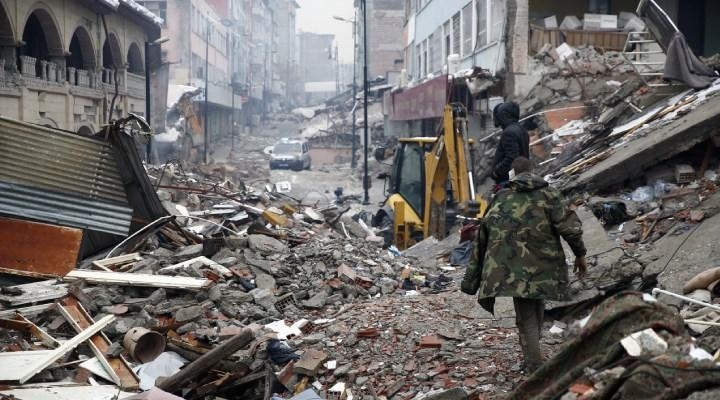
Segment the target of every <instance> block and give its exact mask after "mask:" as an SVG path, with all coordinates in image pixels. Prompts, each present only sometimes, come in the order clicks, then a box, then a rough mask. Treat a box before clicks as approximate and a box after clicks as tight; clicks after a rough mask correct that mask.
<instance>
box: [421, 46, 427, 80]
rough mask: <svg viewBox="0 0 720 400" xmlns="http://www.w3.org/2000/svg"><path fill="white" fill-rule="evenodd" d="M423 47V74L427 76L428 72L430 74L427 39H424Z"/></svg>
mask: <svg viewBox="0 0 720 400" xmlns="http://www.w3.org/2000/svg"><path fill="white" fill-rule="evenodd" d="M422 47H423V52H422V74H423V76H427V74H428V42H427V39H426V40H424V41H423V43H422Z"/></svg>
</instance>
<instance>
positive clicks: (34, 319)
mask: <svg viewBox="0 0 720 400" xmlns="http://www.w3.org/2000/svg"><path fill="white" fill-rule="evenodd" d="M148 174H149V176H150V181H151V182H153V185H154V186H155V187H156V188H157V191H158V197H159V198H160V200H161V201H162V203H163V205H164V206H165V207H166V208H167V209H168V211H169V212H171V213H172V214H173V215H171V216H167V217H163V218H160V219H159V220H157V221H154V222H153V223H151V224H149V225H147V226H146V227H145V228H143V229H140V230H138V231H137V232H136V233H135V234H133V235H131V236H130V237H128V238H127V239H126V240H125V241H123V242H121V243H120V244H119V245H118V246H116V247H115V248H113V249H111V250H110V251H109V252H105V253H103V254H101V255H99V256H95V257H91V258H88V259H86V260H83V261H82V262H81V263H80V264H81V266H80V268H78V269H75V270H72V271H70V272H69V273H67V274H66V275H65V276H60V277H58V278H59V279H58V280H57V281H55V280H46V281H39V282H32V283H27V284H20V285H11V286H6V287H3V288H2V294H0V302H1V303H2V305H3V306H2V310H0V313H2V315H3V317H2V318H6V319H0V325H2V326H3V327H4V328H7V329H8V330H4V331H3V335H2V337H0V346H1V347H2V350H3V352H0V355H4V356H6V357H9V359H13V360H15V359H22V360H25V361H23V362H25V364H23V365H26V366H27V371H30V370H32V371H33V374H32V375H30V374H29V372H28V375H22V376H16V375H18V374H19V373H16V374H14V375H12V376H7V375H6V376H0V380H3V381H10V382H15V383H16V384H17V383H19V384H21V385H20V386H19V387H17V390H18V392H17V393H16V394H17V395H18V397H19V398H22V397H21V396H20V395H22V394H23V393H25V392H22V391H23V390H30V388H28V387H23V386H22V384H25V383H26V382H36V383H41V382H45V383H51V382H57V381H68V382H69V381H73V382H77V383H84V382H86V381H87V380H88V379H94V380H97V379H99V380H101V381H102V382H103V386H105V387H108V386H109V387H111V388H112V387H114V386H112V385H116V386H117V387H119V388H120V389H122V390H124V391H126V393H125V395H127V396H129V395H130V394H129V393H130V392H132V391H134V390H137V389H138V388H139V389H143V390H145V389H149V388H151V387H153V385H154V386H156V387H157V388H159V389H162V390H164V391H166V392H170V393H176V394H182V395H183V396H184V398H197V397H201V396H205V395H210V394H214V395H221V396H223V397H226V398H242V399H246V398H253V396H258V398H263V396H264V391H266V390H267V391H270V390H272V391H273V392H277V393H283V392H287V391H289V392H290V393H295V392H296V391H297V390H298V389H300V388H301V387H300V386H296V385H294V384H292V385H291V384H290V383H288V382H285V383H286V385H285V386H284V387H282V386H280V387H276V386H274V382H275V378H272V379H271V378H269V377H274V376H275V374H276V373H277V374H279V376H285V375H283V371H282V368H283V367H284V368H285V369H287V368H288V367H287V363H288V362H290V361H293V360H296V361H297V362H296V364H295V367H292V366H291V367H289V368H291V370H292V371H296V372H297V374H299V378H300V381H302V380H303V379H304V380H305V383H307V380H308V378H309V377H315V376H316V375H315V374H316V373H317V371H316V370H317V369H316V368H315V370H312V371H311V370H308V369H302V368H301V366H302V365H303V364H302V362H303V360H304V359H306V358H307V357H309V355H310V354H313V353H312V350H311V349H309V348H303V350H302V351H299V352H297V354H296V352H295V349H293V348H292V347H287V344H286V343H285V342H280V341H279V340H282V341H284V340H286V339H288V338H289V337H298V338H301V337H302V335H305V334H308V333H309V332H311V331H313V330H314V329H316V327H320V326H323V325H324V324H325V326H326V327H327V329H332V328H330V326H332V325H327V324H330V323H331V322H333V318H336V317H338V318H340V316H341V315H343V314H345V313H346V312H348V310H350V309H352V307H353V305H354V304H357V300H361V299H365V300H367V299H371V298H384V297H385V296H391V297H396V296H404V295H408V294H414V295H420V294H422V295H431V294H433V293H440V292H443V291H444V290H446V289H447V288H448V287H449V286H451V285H453V282H452V278H449V277H448V276H446V275H445V274H444V273H443V270H441V269H439V268H431V267H427V268H424V269H418V268H411V267H410V263H409V260H408V259H407V258H405V257H403V256H402V255H401V254H400V253H399V252H398V251H397V250H396V249H394V248H390V249H387V248H383V247H384V241H383V239H382V238H380V237H378V236H376V235H375V232H373V231H372V230H371V229H370V228H368V227H367V224H366V222H365V219H367V218H368V216H366V215H363V213H359V212H357V211H355V210H352V209H350V208H349V207H348V208H345V209H339V208H338V207H337V206H336V205H331V206H329V207H324V208H315V207H313V206H312V205H306V204H302V202H301V201H298V200H296V199H293V198H292V197H290V196H288V195H286V194H284V193H283V191H284V188H283V185H282V184H278V185H268V186H267V187H265V188H263V189H262V190H259V189H256V188H253V187H251V186H249V185H246V184H245V183H244V180H243V179H244V178H245V176H244V175H242V174H239V173H237V170H235V169H234V168H233V167H232V166H228V165H210V166H198V167H195V168H193V169H192V171H189V172H186V171H184V170H183V168H181V167H180V166H179V165H165V166H162V167H157V168H156V167H151V168H150V169H149V171H148ZM451 270H452V268H451ZM346 315H356V314H355V313H347V314H346ZM428 317H429V315H428ZM80 318H81V320H80ZM342 318H346V317H342ZM286 321H287V323H288V324H289V325H286ZM342 321H346V320H345V319H342ZM288 329H289V332H290V333H291V334H288V332H287V330H288ZM99 332H102V333H99ZM338 332H339V331H338ZM336 335H337V333H336V334H334V335H329V336H328V337H332V336H336ZM413 337H414V336H413ZM88 340H90V342H89V343H92V344H91V345H90V346H89V347H86V346H83V345H82V344H83V343H84V342H86V341H88ZM318 342H320V340H318V341H316V342H313V341H312V340H311V339H309V340H305V339H303V341H302V342H300V343H291V344H292V345H298V346H299V345H300V344H303V346H304V345H307V344H310V343H313V344H317V343H318ZM58 343H73V345H72V346H70V345H68V346H67V348H65V347H64V344H63V345H60V346H58ZM247 346H250V347H249V348H247ZM328 346H329V348H330V347H333V346H332V345H330V344H328ZM61 348H62V352H60V350H58V349H61ZM53 349H55V350H53ZM243 349H245V350H243ZM238 351H239V352H238ZM278 352H279V353H280V354H284V356H279V355H278ZM15 353H17V354H15ZM50 353H52V356H53V358H52V359H51V358H47V360H46V359H44V358H43V357H42V356H44V355H48V357H49V354H50ZM301 356H302V357H304V358H301ZM208 357H210V359H208ZM60 359H62V360H63V361H62V362H59V361H58V360H60ZM36 360H39V361H37V362H36ZM40 361H42V362H43V363H42V365H40V364H39V363H40ZM183 365H185V366H184V367H183V368H182V369H180V367H182V366H183ZM343 369H345V370H347V369H348V368H347V367H345V366H344V365H342V366H341V369H339V370H334V372H332V373H331V375H332V374H335V373H337V374H338V375H333V376H342V374H340V372H342V371H343ZM113 371H114V372H113ZM118 371H120V372H118ZM133 371H134V372H133ZM199 371H201V372H202V373H200V372H199ZM208 371H210V372H209V373H208ZM21 372H25V370H22V371H21ZM297 374H296V375H297ZM0 375H2V373H0ZM136 375H137V376H136ZM159 377H164V379H165V380H162V379H159ZM280 381H281V382H282V379H280ZM329 383H331V382H324V380H323V382H321V383H320V384H316V385H315V386H316V389H317V390H318V391H328V390H330V391H331V392H332V390H331V389H332V388H331V387H330V386H331V385H330V386H329V385H327V384H329ZM108 384H111V385H108ZM318 385H319V387H318ZM351 387H353V388H354V387H357V388H361V387H363V385H355V384H354V383H353V384H351V383H348V389H349V388H351ZM378 389H380V387H378ZM397 390H399V388H398V389H397Z"/></svg>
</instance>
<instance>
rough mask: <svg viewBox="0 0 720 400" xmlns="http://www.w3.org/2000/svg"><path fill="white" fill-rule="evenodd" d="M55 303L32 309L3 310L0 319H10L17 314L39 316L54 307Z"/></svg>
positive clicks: (32, 307)
mask: <svg viewBox="0 0 720 400" xmlns="http://www.w3.org/2000/svg"><path fill="white" fill-rule="evenodd" d="M52 306H53V303H47V304H40V305H37V306H30V307H23V308H14V309H12V310H2V311H0V318H8V317H12V316H13V315H15V313H19V314H22V315H25V316H29V315H38V314H40V313H42V312H45V310H47V309H48V308H50V307H52Z"/></svg>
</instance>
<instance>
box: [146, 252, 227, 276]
mask: <svg viewBox="0 0 720 400" xmlns="http://www.w3.org/2000/svg"><path fill="white" fill-rule="evenodd" d="M197 262H200V263H202V264H203V265H205V266H206V267H208V268H210V269H211V270H213V271H215V272H217V273H218V274H220V275H223V276H225V277H230V276H232V274H233V273H232V271H230V270H229V269H227V268H226V267H224V266H223V265H221V264H218V263H216V262H215V261H213V260H211V259H209V258H207V257H205V256H200V257H195V258H193V259H190V260H187V261H183V262H180V263H177V264H173V265H168V266H167V267H163V268H160V270H159V271H158V272H174V271H177V270H179V269H183V268H186V267H188V266H190V265H192V264H195V263H197Z"/></svg>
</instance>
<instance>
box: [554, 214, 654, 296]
mask: <svg viewBox="0 0 720 400" xmlns="http://www.w3.org/2000/svg"><path fill="white" fill-rule="evenodd" d="M576 213H577V215H578V217H579V218H580V221H582V226H583V242H584V243H585V247H587V248H588V249H589V250H588V251H589V252H588V255H587V256H586V258H587V259H588V264H589V265H588V272H587V275H586V276H585V278H584V279H583V280H582V281H580V280H577V279H575V278H574V275H573V274H572V266H571V265H572V262H573V260H574V258H575V257H574V255H573V253H572V250H571V249H570V247H569V246H568V245H567V243H565V241H563V249H564V250H565V256H566V258H567V260H568V269H569V274H570V277H571V281H572V282H573V283H572V284H571V285H570V299H569V300H568V301H562V302H555V301H552V302H548V304H547V309H548V310H552V309H555V308H563V307H566V306H569V305H574V304H578V303H582V302H584V301H587V300H591V299H593V298H596V297H598V296H602V295H603V294H604V293H605V292H606V291H611V290H612V291H614V290H617V289H618V287H619V286H624V285H627V286H628V287H629V286H630V285H631V283H632V281H633V279H635V278H638V279H640V278H641V277H642V276H643V266H642V265H641V264H640V263H638V262H637V261H635V260H633V259H629V258H626V257H625V253H624V252H623V250H622V249H621V248H619V247H618V246H617V245H616V244H615V243H614V242H613V241H612V240H610V238H608V235H607V232H606V231H605V228H604V227H603V226H602V224H600V221H599V220H598V219H597V217H595V215H594V214H593V213H592V211H591V210H590V209H589V208H587V207H585V206H583V207H579V208H578V209H577V210H576Z"/></svg>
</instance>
